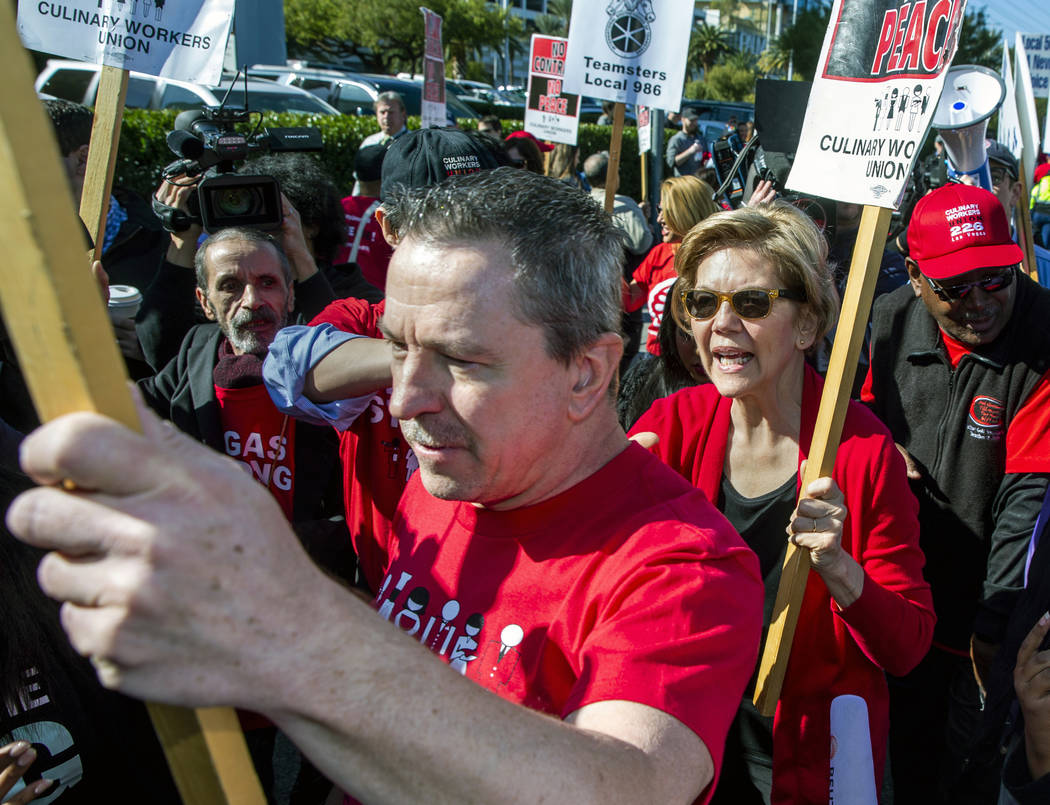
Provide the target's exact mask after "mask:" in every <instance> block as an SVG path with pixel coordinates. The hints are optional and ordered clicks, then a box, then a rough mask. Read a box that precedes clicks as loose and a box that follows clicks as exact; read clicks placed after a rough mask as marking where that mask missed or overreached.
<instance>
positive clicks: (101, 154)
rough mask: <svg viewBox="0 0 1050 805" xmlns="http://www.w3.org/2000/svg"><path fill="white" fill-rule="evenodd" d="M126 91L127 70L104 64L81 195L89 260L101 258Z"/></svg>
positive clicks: (81, 211)
mask: <svg viewBox="0 0 1050 805" xmlns="http://www.w3.org/2000/svg"><path fill="white" fill-rule="evenodd" d="M127 94H128V71H127V70H121V69H120V68H119V67H110V66H108V65H103V67H102V74H101V75H100V76H99V79H98V93H97V95H96V96H95V119H94V123H92V125H91V146H90V148H89V149H88V162H87V171H86V173H85V175H84V192H83V194H82V195H81V197H80V219H81V220H82V221H83V222H84V226H86V227H87V230H88V232H89V233H91V237H92V239H93V240H94V242H95V248H94V250H93V252H92V255H91V259H92V260H101V259H102V245H103V241H104V240H105V235H106V216H107V215H108V214H109V197H110V192H111V188H112V187H113V171H114V170H115V169H116V167H117V145H118V143H119V142H120V126H121V124H122V123H123V122H124V114H123V112H124V98H125V96H127Z"/></svg>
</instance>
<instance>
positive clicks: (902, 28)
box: [886, 3, 911, 73]
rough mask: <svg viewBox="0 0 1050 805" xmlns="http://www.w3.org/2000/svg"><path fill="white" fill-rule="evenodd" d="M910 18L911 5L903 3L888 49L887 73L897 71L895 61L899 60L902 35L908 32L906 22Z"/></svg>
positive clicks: (902, 40)
mask: <svg viewBox="0 0 1050 805" xmlns="http://www.w3.org/2000/svg"><path fill="white" fill-rule="evenodd" d="M910 18H911V3H905V4H904V5H903V6H901V9H900V12H899V13H898V14H897V30H896V31H895V32H894V36H893V47H891V48H890V60H889V63H888V64H887V65H886V72H887V73H895V72H896V71H897V69H898V68H897V60H898V59H899V58H900V48H901V44H902V43H903V42H904V35H905V34H906V33H907V31H908V20H909V19H910Z"/></svg>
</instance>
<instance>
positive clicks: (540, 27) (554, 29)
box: [533, 0, 572, 36]
mask: <svg viewBox="0 0 1050 805" xmlns="http://www.w3.org/2000/svg"><path fill="white" fill-rule="evenodd" d="M571 18H572V0H549V2H548V3H547V13H546V14H540V15H538V16H537V17H536V19H535V20H534V21H533V23H534V25H535V27H536V33H538V34H544V35H545V36H568V35H569V20H570V19H571Z"/></svg>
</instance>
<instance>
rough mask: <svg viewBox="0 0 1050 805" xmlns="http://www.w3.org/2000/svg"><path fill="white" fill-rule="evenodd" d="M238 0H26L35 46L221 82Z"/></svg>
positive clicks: (25, 17) (26, 27)
mask: <svg viewBox="0 0 1050 805" xmlns="http://www.w3.org/2000/svg"><path fill="white" fill-rule="evenodd" d="M233 3H234V0H19V2H18V34H19V36H21V37H22V43H23V44H24V45H25V46H26V47H27V48H31V49H32V50H39V51H42V52H44V53H54V54H55V55H57V56H65V57H66V58H70V59H77V60H79V61H86V62H93V63H95V64H107V65H109V66H111V67H120V68H122V69H125V70H137V71H138V72H140V73H149V74H150V75H158V76H163V77H164V78H174V79H179V80H182V81H195V82H198V83H201V84H218V83H219V78H220V76H221V75H222V58H223V54H224V53H225V51H226V39H227V37H228V36H229V34H230V24H231V22H232V21H233Z"/></svg>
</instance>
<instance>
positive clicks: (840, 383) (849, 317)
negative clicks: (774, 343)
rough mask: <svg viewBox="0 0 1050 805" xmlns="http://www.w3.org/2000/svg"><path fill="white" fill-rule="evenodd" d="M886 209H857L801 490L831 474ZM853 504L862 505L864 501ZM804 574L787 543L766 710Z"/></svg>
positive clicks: (763, 669) (759, 701) (765, 658)
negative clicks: (853, 239)
mask: <svg viewBox="0 0 1050 805" xmlns="http://www.w3.org/2000/svg"><path fill="white" fill-rule="evenodd" d="M891 212H892V211H891V210H889V209H884V208H882V207H865V208H864V211H863V213H862V214H861V219H860V229H859V230H858V232H857V242H856V245H855V246H854V247H853V259H852V262H851V263H850V269H849V277H848V279H847V280H846V293H845V295H844V296H843V299H842V311H841V313H840V314H839V322H838V327H837V328H836V331H835V344H834V346H833V347H832V350H831V363H830V365H829V366H828V373H827V377H826V378H825V381H824V392H823V394H822V395H821V397H820V409H819V410H818V411H817V422H816V426H815V428H814V431H813V442H812V444H811V445H810V449H809V456H808V460H807V462H806V472H805V475H804V476H803V478H802V489H803V490H804V489H805V488H806V487H807V486H809V484H811V483H812V482H813V481H815V480H817V478H821V477H824V476H827V475H831V471H832V469H833V468H834V466H835V452H836V451H837V450H838V444H839V439H840V438H841V436H842V423H843V421H844V420H845V418H846V406H847V404H848V403H849V396H850V391H851V390H852V388H853V376H854V374H856V371H857V359H858V358H859V357H860V349H861V346H862V345H863V343H864V333H865V330H866V329H867V325H868V311H869V310H870V309H871V300H872V297H873V296H874V295H875V281H876V279H878V276H879V267H880V265H881V264H882V252H883V250H884V248H885V246H886V233H887V231H889V226H890V214H891ZM858 505H863V501H862V502H861V503H860V504H858ZM808 575H809V551H807V550H805V549H802V548H798V547H796V546H795V545H793V544H791V543H788V546H787V554H786V555H785V557H784V568H783V571H782V572H781V576H780V587H779V589H778V590H777V600H776V603H775V604H774V606H773V618H772V621H771V622H770V624H769V632H768V633H767V634H766V645H765V649H764V650H763V652H762V660H761V662H760V663H759V668H758V679H757V682H756V683H755V699H754V702H755V706H756V707H757V708H758V710H759V712H761V713H762V714H763V715H766V716H771V715H773V714H774V713H775V712H776V707H777V701H778V700H779V699H780V691H781V688H782V687H783V685H784V676H785V674H786V673H787V665H788V658H789V657H790V656H791V642H792V640H793V639H794V637H795V626H796V625H797V624H798V615H799V609H800V608H801V606H802V597H803V595H805V592H806V578H807V576H808ZM803 628H805V625H804V624H803Z"/></svg>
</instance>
